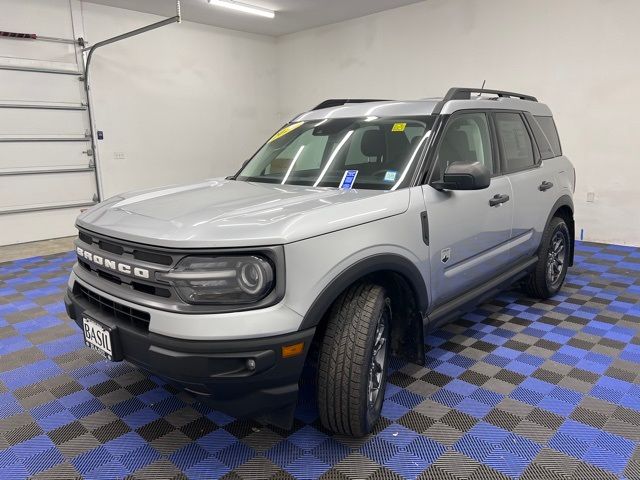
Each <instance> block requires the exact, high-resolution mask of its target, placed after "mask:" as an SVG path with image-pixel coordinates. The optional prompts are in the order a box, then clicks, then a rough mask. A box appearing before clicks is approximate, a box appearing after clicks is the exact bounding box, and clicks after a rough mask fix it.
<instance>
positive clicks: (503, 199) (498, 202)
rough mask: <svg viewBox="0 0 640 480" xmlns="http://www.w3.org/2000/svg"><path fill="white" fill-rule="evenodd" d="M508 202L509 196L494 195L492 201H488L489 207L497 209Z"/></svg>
mask: <svg viewBox="0 0 640 480" xmlns="http://www.w3.org/2000/svg"><path fill="white" fill-rule="evenodd" d="M508 201H509V195H496V196H495V197H493V198H492V199H490V200H489V206H491V207H497V206H498V205H501V204H503V203H507V202H508Z"/></svg>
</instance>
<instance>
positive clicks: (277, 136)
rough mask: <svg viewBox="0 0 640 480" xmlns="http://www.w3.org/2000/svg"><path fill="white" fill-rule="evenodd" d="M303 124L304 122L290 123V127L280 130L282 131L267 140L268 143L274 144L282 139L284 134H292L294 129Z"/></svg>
mask: <svg viewBox="0 0 640 480" xmlns="http://www.w3.org/2000/svg"><path fill="white" fill-rule="evenodd" d="M303 124H304V122H298V123H292V124H291V125H287V126H286V127H284V128H282V130H280V131H279V132H278V133H276V134H275V135H274V136H273V137H271V140H269V142H268V143H271V142H275V141H276V140H278V139H279V138H282V137H284V136H285V135H286V134H288V133H291V132H293V131H294V130H295V129H296V128H298V127H300V126H301V125H303Z"/></svg>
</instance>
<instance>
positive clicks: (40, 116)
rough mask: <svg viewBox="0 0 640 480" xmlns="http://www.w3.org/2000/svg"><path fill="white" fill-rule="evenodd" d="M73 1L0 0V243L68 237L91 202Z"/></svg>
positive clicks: (92, 178)
mask: <svg viewBox="0 0 640 480" xmlns="http://www.w3.org/2000/svg"><path fill="white" fill-rule="evenodd" d="M80 6H81V5H80V2H78V1H77V0H31V1H29V2H16V1H15V0H0V9H1V11H2V12H3V16H2V25H0V28H1V29H2V30H6V31H9V32H11V33H15V34H19V35H13V36H0V232H1V233H0V245H7V244H12V243H22V242H29V241H34V240H42V239H46V238H55V237H63V236H67V235H73V234H74V233H75V229H74V223H75V218H76V217H77V215H78V213H79V212H80V209H81V208H82V207H86V206H88V205H92V204H93V203H94V201H95V200H96V199H97V195H96V193H97V185H96V177H95V167H94V157H93V152H92V151H91V142H90V137H89V117H88V110H87V97H86V92H85V90H84V88H83V82H81V81H80V79H81V76H82V74H83V59H82V46H81V45H80V44H79V42H78V41H77V39H78V38H79V37H82V36H83V34H82V31H81V30H82V29H81V25H82V21H81V20H82V19H81V9H80ZM20 34H27V35H20Z"/></svg>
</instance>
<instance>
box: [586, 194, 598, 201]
mask: <svg viewBox="0 0 640 480" xmlns="http://www.w3.org/2000/svg"><path fill="white" fill-rule="evenodd" d="M595 201H596V192H587V202H588V203H593V202H595Z"/></svg>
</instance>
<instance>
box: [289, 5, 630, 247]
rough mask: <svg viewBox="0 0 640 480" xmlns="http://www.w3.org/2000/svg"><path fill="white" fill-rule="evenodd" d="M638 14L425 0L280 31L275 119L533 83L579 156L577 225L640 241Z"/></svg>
mask: <svg viewBox="0 0 640 480" xmlns="http://www.w3.org/2000/svg"><path fill="white" fill-rule="evenodd" d="M639 18H640V2H639V1H637V0H562V1H558V0H526V1H525V0H519V1H517V2H516V1H513V0H428V1H425V2H421V3H418V4H415V5H410V6H408V7H402V8H399V9H395V10H389V11H386V12H382V13H379V14H375V15H371V16H368V17H364V18H360V19H356V20H351V21H347V22H344V23H339V24H334V25H330V26H327V27H321V28H317V29H314V30H308V31H305V32H301V33H297V34H293V35H289V36H285V37H280V38H279V39H278V67H279V81H278V86H279V106H280V119H281V120H286V119H289V118H291V117H292V116H293V115H294V114H296V113H298V112H300V111H302V110H305V109H307V108H309V107H311V106H313V105H315V104H317V103H319V102H320V101H321V100H323V99H326V98H331V97H333V98H349V97H352V98H353V97H355V98H357V97H361V98H362V97H367V98H399V99H413V98H421V97H429V96H442V95H443V94H444V93H445V92H446V91H447V89H448V88H449V87H451V86H477V87H480V86H481V85H482V82H483V80H486V81H487V88H500V89H505V90H512V91H522V92H524V93H530V94H533V95H535V96H537V97H538V98H539V99H541V101H544V102H545V103H547V104H549V106H550V107H551V108H552V110H553V111H554V114H555V118H556V122H557V124H558V129H559V131H560V135H561V138H562V143H563V147H564V151H565V153H566V154H567V155H568V156H569V157H570V158H571V159H572V161H573V162H574V164H575V165H576V169H577V176H578V188H577V192H576V221H577V228H578V233H580V230H581V229H584V238H585V239H586V240H592V241H600V242H611V243H622V244H633V245H640V218H639V217H638V213H637V212H638V210H640V188H638V179H639V178H640V155H638V146H637V145H638V132H640V114H638V111H639V110H640V108H639V107H640V100H639V99H640V96H638V93H637V91H636V90H637V88H638V78H640V62H639V61H638V58H640V57H639V55H640V53H639V50H638V49H639V47H640V28H638V19H639ZM587 192H594V193H595V202H594V203H587V201H586V200H587Z"/></svg>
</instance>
